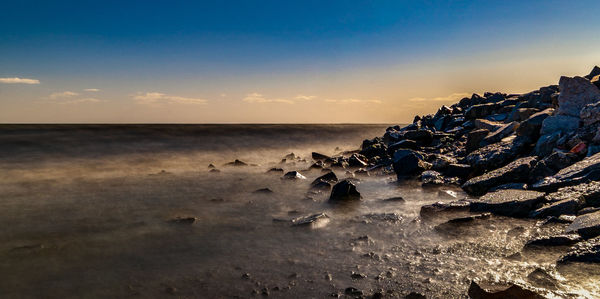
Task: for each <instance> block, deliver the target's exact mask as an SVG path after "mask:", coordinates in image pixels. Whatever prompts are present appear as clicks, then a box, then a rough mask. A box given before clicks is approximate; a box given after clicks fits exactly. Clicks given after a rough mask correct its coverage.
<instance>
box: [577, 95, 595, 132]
mask: <svg viewBox="0 0 600 299" xmlns="http://www.w3.org/2000/svg"><path fill="white" fill-rule="evenodd" d="M599 100H600V98H599ZM579 118H580V119H581V121H582V122H583V124H584V125H585V126H589V125H592V124H594V123H597V122H600V102H596V103H592V104H588V105H585V106H584V107H583V108H582V109H581V112H580V113H579Z"/></svg>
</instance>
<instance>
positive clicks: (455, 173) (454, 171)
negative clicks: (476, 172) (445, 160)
mask: <svg viewBox="0 0 600 299" xmlns="http://www.w3.org/2000/svg"><path fill="white" fill-rule="evenodd" d="M441 172H442V174H443V175H445V176H448V177H459V178H466V177H468V176H469V175H470V174H471V172H473V168H472V167H471V165H468V164H455V163H452V164H449V165H448V166H446V167H445V168H444V169H442V170H441Z"/></svg>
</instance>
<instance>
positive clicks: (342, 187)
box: [329, 180, 361, 202]
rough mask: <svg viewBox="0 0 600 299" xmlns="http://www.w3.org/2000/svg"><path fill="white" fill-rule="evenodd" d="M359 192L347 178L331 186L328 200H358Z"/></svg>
mask: <svg viewBox="0 0 600 299" xmlns="http://www.w3.org/2000/svg"><path fill="white" fill-rule="evenodd" d="M360 198H361V196H360V193H359V192H358V191H357V190H356V186H355V185H354V183H352V182H351V181H349V180H343V181H341V182H339V183H337V184H336V185H335V186H333V190H332V191H331V196H330V197H329V201H334V202H335V201H348V200H351V201H352V200H360Z"/></svg>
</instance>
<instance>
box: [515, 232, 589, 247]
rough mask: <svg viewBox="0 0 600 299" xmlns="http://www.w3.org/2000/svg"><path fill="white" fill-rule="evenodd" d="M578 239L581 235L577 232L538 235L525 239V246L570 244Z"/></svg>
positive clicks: (579, 239)
mask: <svg viewBox="0 0 600 299" xmlns="http://www.w3.org/2000/svg"><path fill="white" fill-rule="evenodd" d="M579 241H581V237H580V236H579V235H578V234H567V235H558V236H548V237H540V238H536V239H533V240H529V241H527V243H525V248H528V247H537V246H570V245H573V244H575V243H577V242H579Z"/></svg>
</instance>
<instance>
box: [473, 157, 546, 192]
mask: <svg viewBox="0 0 600 299" xmlns="http://www.w3.org/2000/svg"><path fill="white" fill-rule="evenodd" d="M536 161H537V157H525V158H520V159H517V160H515V161H513V162H511V163H509V164H508V165H506V166H504V167H501V168H498V169H496V170H493V171H490V172H487V173H485V174H483V175H480V176H477V177H474V178H472V179H470V180H468V181H467V182H466V183H464V184H463V185H462V188H463V190H465V191H466V192H467V193H469V194H473V195H483V194H485V193H486V192H487V191H488V190H489V189H490V188H492V187H495V186H498V185H502V184H506V183H518V182H527V180H528V178H529V172H530V171H531V169H532V167H534V166H535V163H536Z"/></svg>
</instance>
